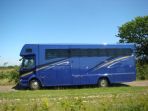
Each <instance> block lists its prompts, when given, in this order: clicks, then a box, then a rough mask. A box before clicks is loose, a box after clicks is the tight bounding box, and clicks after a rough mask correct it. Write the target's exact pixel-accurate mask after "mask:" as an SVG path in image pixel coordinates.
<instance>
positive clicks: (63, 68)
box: [55, 45, 72, 86]
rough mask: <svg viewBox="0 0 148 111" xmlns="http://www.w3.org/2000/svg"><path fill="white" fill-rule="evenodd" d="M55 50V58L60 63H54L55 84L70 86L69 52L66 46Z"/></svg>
mask: <svg viewBox="0 0 148 111" xmlns="http://www.w3.org/2000/svg"><path fill="white" fill-rule="evenodd" d="M55 50H56V52H55V53H56V54H55V55H56V58H58V59H59V60H60V61H58V62H56V63H55V65H56V67H55V70H56V83H57V85H58V86H62V85H71V83H72V76H71V64H70V52H69V49H68V46H67V45H63V46H60V47H58V48H57V49H55Z"/></svg>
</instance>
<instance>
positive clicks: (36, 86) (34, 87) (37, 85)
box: [29, 79, 41, 90]
mask: <svg viewBox="0 0 148 111" xmlns="http://www.w3.org/2000/svg"><path fill="white" fill-rule="evenodd" d="M29 87H30V89H32V90H38V89H40V88H41V85H40V82H39V81H38V80H36V79H32V80H31V81H30V82H29Z"/></svg>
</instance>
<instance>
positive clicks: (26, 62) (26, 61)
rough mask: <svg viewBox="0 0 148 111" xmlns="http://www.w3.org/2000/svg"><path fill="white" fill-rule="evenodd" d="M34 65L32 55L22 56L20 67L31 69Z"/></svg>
mask: <svg viewBox="0 0 148 111" xmlns="http://www.w3.org/2000/svg"><path fill="white" fill-rule="evenodd" d="M34 67H35V61H34V57H24V58H23V61H22V68H24V69H31V68H34Z"/></svg>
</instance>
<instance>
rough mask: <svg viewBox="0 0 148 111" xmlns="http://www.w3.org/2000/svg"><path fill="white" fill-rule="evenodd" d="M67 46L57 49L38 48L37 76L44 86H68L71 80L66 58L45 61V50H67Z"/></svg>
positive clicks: (50, 47)
mask: <svg viewBox="0 0 148 111" xmlns="http://www.w3.org/2000/svg"><path fill="white" fill-rule="evenodd" d="M67 48H68V46H63V47H58V46H54V45H52V46H50V45H43V46H40V47H39V55H40V58H39V63H40V65H39V67H38V76H40V78H42V81H43V84H44V86H60V85H70V84H71V82H72V80H71V78H72V76H71V67H70V66H71V65H70V61H69V58H68V57H55V58H51V59H50V58H49V59H46V55H45V50H46V49H53V50H54V49H67Z"/></svg>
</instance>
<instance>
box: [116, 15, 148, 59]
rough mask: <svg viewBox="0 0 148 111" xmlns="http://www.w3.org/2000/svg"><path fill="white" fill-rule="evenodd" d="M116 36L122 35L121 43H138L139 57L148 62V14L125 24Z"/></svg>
mask: <svg viewBox="0 0 148 111" xmlns="http://www.w3.org/2000/svg"><path fill="white" fill-rule="evenodd" d="M116 36H117V37H120V40H119V42H120V43H136V49H137V51H136V53H137V57H138V59H140V60H144V61H145V60H146V61H147V62H148V16H143V17H136V18H135V19H134V20H132V21H129V22H127V23H125V24H123V25H122V26H121V27H119V31H118V34H117V35H116Z"/></svg>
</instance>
